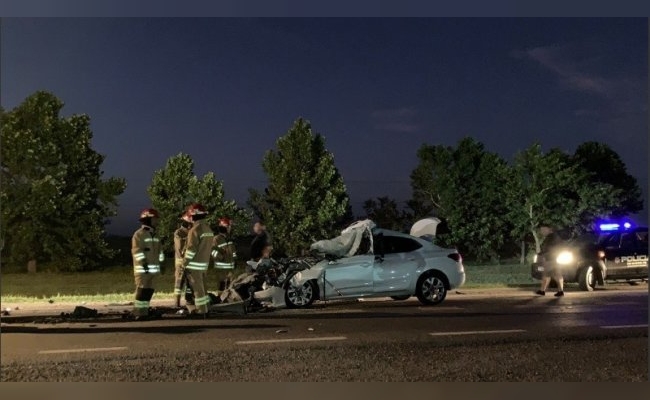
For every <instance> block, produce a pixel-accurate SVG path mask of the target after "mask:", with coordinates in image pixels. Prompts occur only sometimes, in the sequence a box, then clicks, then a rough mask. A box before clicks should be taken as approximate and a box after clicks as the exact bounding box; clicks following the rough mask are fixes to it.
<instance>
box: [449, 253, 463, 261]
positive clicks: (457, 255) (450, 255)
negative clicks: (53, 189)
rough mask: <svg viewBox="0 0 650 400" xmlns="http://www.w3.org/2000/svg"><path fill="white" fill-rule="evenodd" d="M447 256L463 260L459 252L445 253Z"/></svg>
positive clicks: (455, 259)
mask: <svg viewBox="0 0 650 400" xmlns="http://www.w3.org/2000/svg"><path fill="white" fill-rule="evenodd" d="M447 257H449V258H451V259H452V260H454V261H456V262H463V256H461V255H460V253H451V254H447Z"/></svg>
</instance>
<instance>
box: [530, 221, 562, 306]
mask: <svg viewBox="0 0 650 400" xmlns="http://www.w3.org/2000/svg"><path fill="white" fill-rule="evenodd" d="M540 233H541V234H542V235H543V236H544V241H543V242H542V246H541V249H540V250H541V252H540V253H541V255H542V256H543V257H544V260H545V262H544V275H543V276H542V287H541V288H540V290H538V291H537V292H536V293H537V294H538V295H540V296H544V295H546V289H547V288H548V285H549V284H550V283H551V279H554V280H555V281H556V282H557V287H558V291H557V293H555V296H556V297H561V296H564V277H563V276H562V271H561V270H560V269H559V268H558V267H557V263H556V262H555V257H556V255H555V254H554V253H555V251H554V250H555V247H556V246H557V245H558V244H560V243H562V238H561V237H560V235H558V234H557V232H555V229H554V228H553V227H552V226H550V225H546V224H544V225H541V226H540Z"/></svg>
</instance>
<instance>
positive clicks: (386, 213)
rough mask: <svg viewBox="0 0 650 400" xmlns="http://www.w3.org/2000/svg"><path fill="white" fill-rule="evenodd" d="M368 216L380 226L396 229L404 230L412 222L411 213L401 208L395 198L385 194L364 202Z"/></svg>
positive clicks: (364, 208)
mask: <svg viewBox="0 0 650 400" xmlns="http://www.w3.org/2000/svg"><path fill="white" fill-rule="evenodd" d="M363 210H364V211H365V212H366V218H368V219H371V220H373V222H375V224H377V225H378V226H380V227H382V228H385V229H391V230H395V231H403V230H404V229H405V228H406V226H407V225H409V223H411V224H412V222H411V218H412V216H411V214H410V213H409V212H407V211H406V210H400V208H399V207H398V205H397V202H396V201H395V200H394V199H391V198H389V197H386V196H383V197H378V198H377V199H368V200H366V201H364V202H363Z"/></svg>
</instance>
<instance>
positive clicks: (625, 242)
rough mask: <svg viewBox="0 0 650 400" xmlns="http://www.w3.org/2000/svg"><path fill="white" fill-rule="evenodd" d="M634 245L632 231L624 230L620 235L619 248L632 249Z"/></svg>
mask: <svg viewBox="0 0 650 400" xmlns="http://www.w3.org/2000/svg"><path fill="white" fill-rule="evenodd" d="M635 247H636V240H635V236H634V234H633V233H630V232H626V233H624V234H622V235H621V249H626V250H634V248H635Z"/></svg>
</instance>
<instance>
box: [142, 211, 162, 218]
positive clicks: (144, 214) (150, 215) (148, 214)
mask: <svg viewBox="0 0 650 400" xmlns="http://www.w3.org/2000/svg"><path fill="white" fill-rule="evenodd" d="M158 217H159V215H158V211H156V210H154V209H153V208H145V209H144V210H142V212H141V213H140V219H144V218H158Z"/></svg>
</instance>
